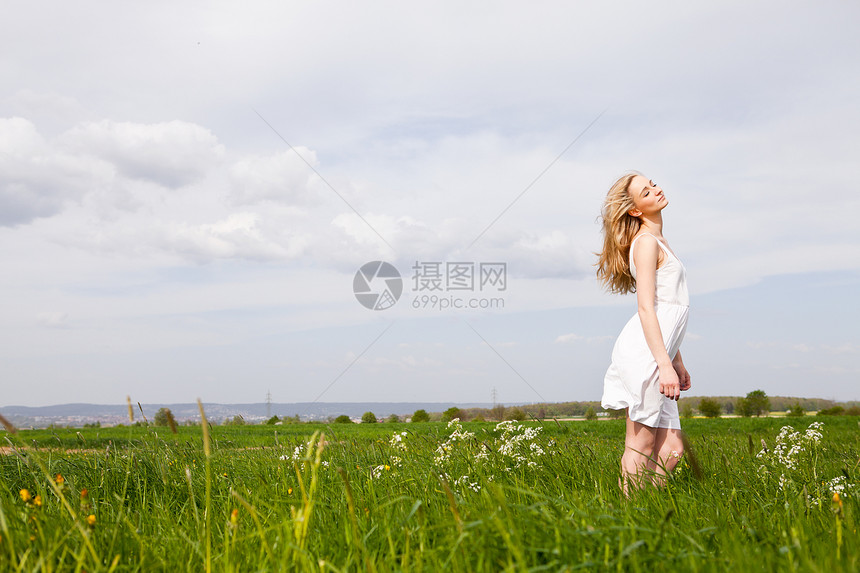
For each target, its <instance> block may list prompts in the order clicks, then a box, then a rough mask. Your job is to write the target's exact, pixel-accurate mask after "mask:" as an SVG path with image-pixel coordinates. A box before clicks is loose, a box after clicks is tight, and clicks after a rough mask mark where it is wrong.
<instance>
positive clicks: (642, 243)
mask: <svg viewBox="0 0 860 573" xmlns="http://www.w3.org/2000/svg"><path fill="white" fill-rule="evenodd" d="M637 244H638V245H639V248H638V249H634V252H633V262H634V264H635V265H636V300H637V302H638V303H639V321H640V322H641V323H642V332H643V333H644V334H645V342H646V343H647V344H648V349H649V350H651V355H652V356H653V357H654V360H656V361H657V367H658V368H659V370H660V393H661V394H663V395H664V396H666V397H667V398H672V399H673V400H677V399H678V397H679V396H680V395H681V383H680V380H679V378H678V373H677V372H675V368H674V366H673V365H672V359H671V358H670V357H669V353H668V352H667V351H666V345H665V344H664V343H663V335H662V333H661V332H660V323H659V322H658V321H657V311H656V309H655V308H654V298H655V296H656V292H657V258H658V257H659V255H660V247H659V246H658V245H657V239H655V238H654V237H652V236H650V235H649V236H648V238H647V239H646V238H644V237H642V238H640V239H639V240H638V241H637Z"/></svg>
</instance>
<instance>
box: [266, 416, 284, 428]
mask: <svg viewBox="0 0 860 573" xmlns="http://www.w3.org/2000/svg"><path fill="white" fill-rule="evenodd" d="M280 421H281V419H280V418H278V417H277V416H272V417H271V418H269V419H268V420H266V424H268V425H269V426H274V425H275V424H277V423H278V422H280Z"/></svg>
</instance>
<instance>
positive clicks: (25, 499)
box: [19, 489, 33, 503]
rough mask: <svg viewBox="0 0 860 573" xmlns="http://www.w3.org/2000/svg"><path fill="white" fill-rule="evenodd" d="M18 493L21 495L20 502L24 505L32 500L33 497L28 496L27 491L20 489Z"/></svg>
mask: <svg viewBox="0 0 860 573" xmlns="http://www.w3.org/2000/svg"><path fill="white" fill-rule="evenodd" d="M19 493H20V494H21V501H23V502H24V503H29V502H30V500H31V499H32V498H33V496H32V495H30V492H29V490H26V489H22V490H21V491H20V492H19Z"/></svg>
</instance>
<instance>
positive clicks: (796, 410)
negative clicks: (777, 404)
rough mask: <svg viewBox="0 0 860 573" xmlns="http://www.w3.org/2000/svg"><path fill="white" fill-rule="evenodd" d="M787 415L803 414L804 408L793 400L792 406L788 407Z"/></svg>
mask: <svg viewBox="0 0 860 573" xmlns="http://www.w3.org/2000/svg"><path fill="white" fill-rule="evenodd" d="M788 415H789V416H792V417H797V416H805V415H806V410H804V409H803V406H801V405H800V402H795V403H794V406H792V407H791V408H789V409H788Z"/></svg>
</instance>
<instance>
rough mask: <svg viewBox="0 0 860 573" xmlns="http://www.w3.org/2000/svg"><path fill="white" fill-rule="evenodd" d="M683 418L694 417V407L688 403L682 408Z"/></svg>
mask: <svg viewBox="0 0 860 573" xmlns="http://www.w3.org/2000/svg"><path fill="white" fill-rule="evenodd" d="M681 417H682V418H692V417H693V406H692V405H691V404H690V403H689V402H687V403H686V404H684V405H683V406H681Z"/></svg>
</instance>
